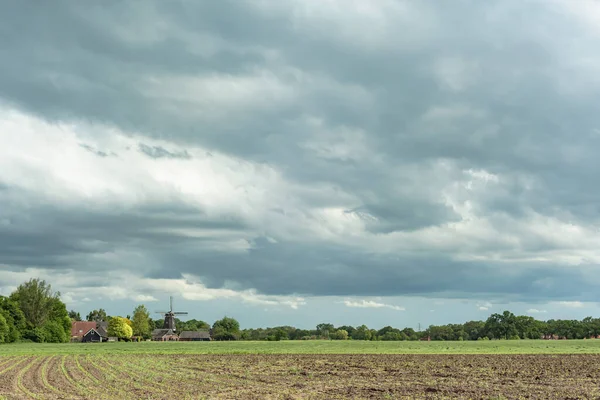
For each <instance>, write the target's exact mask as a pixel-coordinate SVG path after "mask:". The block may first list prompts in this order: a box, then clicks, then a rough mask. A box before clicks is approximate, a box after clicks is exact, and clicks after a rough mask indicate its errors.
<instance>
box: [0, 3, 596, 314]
mask: <svg viewBox="0 0 600 400" xmlns="http://www.w3.org/2000/svg"><path fill="white" fill-rule="evenodd" d="M0 13H1V15H3V16H4V18H3V19H4V23H3V24H2V27H1V28H0V35H1V37H2V38H3V43H4V45H3V46H2V47H0V59H2V64H3V73H2V74H0V140H1V141H2V146H0V268H2V269H3V270H4V271H6V272H5V273H3V274H2V276H1V277H0V287H5V288H9V287H12V286H13V285H14V284H15V282H14V279H16V277H17V276H18V277H22V275H14V274H21V273H25V274H31V273H34V271H35V273H38V274H44V273H47V274H52V276H61V277H63V278H64V279H65V280H64V281H62V282H61V283H57V285H59V286H61V287H63V288H65V289H66V291H67V292H70V293H72V294H73V296H74V298H73V301H76V298H77V296H83V295H84V294H83V293H84V292H87V291H88V289H87V288H94V287H102V288H103V289H102V291H103V292H104V293H107V291H108V292H110V290H109V289H106V288H110V287H113V288H114V287H116V286H115V285H118V282H116V280H115V279H114V278H108V277H107V276H114V275H116V274H124V275H126V276H127V277H128V279H129V280H130V281H131V282H135V283H134V284H132V286H131V288H130V289H131V290H130V292H131V293H130V294H128V295H126V296H124V297H123V298H129V299H131V300H134V301H152V300H153V299H156V298H157V296H158V295H159V291H158V288H159V287H160V288H162V289H160V290H162V291H165V292H166V291H168V292H174V293H176V294H177V295H180V296H182V297H183V298H186V299H189V300H208V299H235V300H236V301H240V302H246V303H251V304H256V305H281V306H284V307H292V308H298V307H301V306H305V305H306V304H308V303H309V302H310V299H311V298H313V297H315V298H316V297H319V298H322V297H327V296H339V297H343V298H346V299H347V300H345V301H346V303H345V305H346V306H348V307H350V308H357V307H358V308H361V307H362V308H365V307H371V308H379V309H381V308H388V309H390V310H396V311H397V310H400V308H404V307H406V308H410V306H404V304H403V303H402V304H403V306H402V307H400V306H394V305H391V304H392V302H389V301H386V300H369V299H367V298H368V297H370V296H374V297H377V298H380V297H390V296H396V297H397V296H420V297H425V298H454V299H473V300H476V301H478V305H477V307H474V309H475V310H476V309H477V308H479V309H480V310H482V311H487V310H488V309H490V307H491V305H490V304H489V302H490V301H492V302H511V301H513V302H524V303H528V304H531V305H532V306H531V307H527V308H528V309H529V310H530V312H541V311H539V310H541V309H542V308H543V309H544V310H548V311H549V312H550V311H551V309H552V308H551V307H552V304H555V305H556V307H565V306H572V307H573V308H576V305H577V304H582V302H595V301H597V294H596V293H597V285H598V283H600V282H599V280H600V278H598V276H599V275H598V271H599V268H598V263H599V262H600V251H599V250H598V249H599V248H600V246H599V244H600V233H599V232H598V230H597V224H598V222H599V213H598V210H599V209H598V204H599V199H600V188H599V187H598V185H596V184H595V183H596V180H597V179H596V172H597V171H598V170H599V169H600V161H599V159H598V157H597V155H596V153H597V151H596V149H597V148H598V146H599V145H600V120H599V117H598V113H597V112H596V109H595V108H596V104H598V100H600V98H599V97H600V96H599V94H600V80H599V79H598V75H597V69H598V68H597V67H598V66H600V58H599V56H597V54H596V53H597V52H596V51H595V49H596V48H597V44H598V43H599V41H600V30H599V29H598V28H597V26H598V22H600V17H599V16H600V7H599V6H598V5H597V4H596V3H595V2H592V1H584V0H581V1H579V2H576V3H574V2H569V1H558V0H556V1H549V2H538V1H530V2H523V1H504V2H502V3H499V4H488V3H485V2H471V1H460V2H453V3H452V4H449V3H448V4H442V3H441V2H437V1H423V2H418V3H415V2H407V1H400V0H398V1H396V0H382V1H378V2H373V3H365V2H361V1H350V2H348V1H342V0H330V1H327V2H323V1H316V0H308V1H306V0H304V1H296V0H290V1H285V2H267V1H219V2H188V1H181V2H176V3H168V4H167V3H164V2H159V1H147V2H143V3H128V4H116V3H115V4H111V5H110V6H108V5H107V6H104V5H103V6H102V7H90V6H86V7H83V6H82V5H74V4H73V3H71V2H63V1H57V2H53V3H52V5H47V6H45V5H40V6H39V7H36V8H34V9H31V8H30V7H26V6H25V5H24V4H22V3H19V2H14V3H7V4H3V5H2V6H0ZM24 26H27V27H29V28H28V29H23V27H24ZM457 27H460V29H457ZM98 271H102V273H98ZM56 274H58V275H56ZM113 274H114V275H113ZM67 276H70V277H71V280H68V279H66V277H67ZM90 276H93V277H94V279H91V278H88V277H90ZM83 288H86V289H83ZM78 290H82V292H81V293H79V292H78ZM63 291H65V290H63ZM89 293H94V292H93V290H92V291H91V292H89ZM115 296H118V295H117V294H115ZM561 302H562V303H561ZM539 303H549V305H548V306H544V307H541V306H534V305H533V304H539ZM394 307H398V308H394Z"/></svg>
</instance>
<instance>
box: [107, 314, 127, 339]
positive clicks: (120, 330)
mask: <svg viewBox="0 0 600 400" xmlns="http://www.w3.org/2000/svg"><path fill="white" fill-rule="evenodd" d="M108 336H115V337H118V338H119V339H126V340H127V339H130V338H131V336H133V329H132V328H131V326H129V324H128V323H127V319H126V318H123V317H111V318H110V319H109V321H108Z"/></svg>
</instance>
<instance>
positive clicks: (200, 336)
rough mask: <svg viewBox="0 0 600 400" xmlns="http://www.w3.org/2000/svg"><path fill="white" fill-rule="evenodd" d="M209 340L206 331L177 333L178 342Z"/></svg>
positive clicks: (208, 333) (208, 334)
mask: <svg viewBox="0 0 600 400" xmlns="http://www.w3.org/2000/svg"><path fill="white" fill-rule="evenodd" d="M209 340H210V332H208V331H183V332H181V333H180V334H179V341H180V342H206V341H209Z"/></svg>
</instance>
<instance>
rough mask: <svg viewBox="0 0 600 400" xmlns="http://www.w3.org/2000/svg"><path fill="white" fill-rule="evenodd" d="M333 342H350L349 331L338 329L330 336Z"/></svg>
mask: <svg viewBox="0 0 600 400" xmlns="http://www.w3.org/2000/svg"><path fill="white" fill-rule="evenodd" d="M329 337H330V338H331V340H348V331H345V330H343V329H338V330H337V331H334V332H333V333H331V334H330V335H329Z"/></svg>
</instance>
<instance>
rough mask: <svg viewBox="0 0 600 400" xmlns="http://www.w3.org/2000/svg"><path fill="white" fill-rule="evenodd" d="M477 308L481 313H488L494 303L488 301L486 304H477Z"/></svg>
mask: <svg viewBox="0 0 600 400" xmlns="http://www.w3.org/2000/svg"><path fill="white" fill-rule="evenodd" d="M476 306H477V309H478V310H479V311H488V310H489V309H490V308H492V303H490V302H489V301H486V302H485V303H477V304H476Z"/></svg>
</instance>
